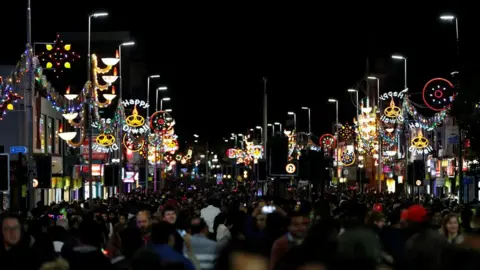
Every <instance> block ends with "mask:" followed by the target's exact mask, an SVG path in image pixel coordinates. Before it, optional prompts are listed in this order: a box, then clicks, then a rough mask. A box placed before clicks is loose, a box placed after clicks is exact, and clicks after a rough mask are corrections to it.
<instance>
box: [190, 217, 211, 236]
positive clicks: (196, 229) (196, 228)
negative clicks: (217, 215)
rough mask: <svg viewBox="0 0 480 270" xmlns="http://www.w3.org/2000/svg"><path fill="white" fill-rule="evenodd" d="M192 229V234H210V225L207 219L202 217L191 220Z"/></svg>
mask: <svg viewBox="0 0 480 270" xmlns="http://www.w3.org/2000/svg"><path fill="white" fill-rule="evenodd" d="M190 229H191V230H192V234H203V235H207V234H208V226H207V223H205V220H203V219H202V218H194V219H192V221H191V222H190Z"/></svg>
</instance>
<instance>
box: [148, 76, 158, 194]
mask: <svg viewBox="0 0 480 270" xmlns="http://www.w3.org/2000/svg"><path fill="white" fill-rule="evenodd" d="M158 78H160V75H158V74H157V75H150V76H148V77H147V102H148V103H150V80H151V79H158ZM145 122H146V123H150V106H148V107H147V119H146V121H145ZM149 133H150V132H147V136H145V143H146V144H147V153H146V156H145V194H147V193H148V148H149V147H148V146H149V138H148V137H149V136H148V135H149Z"/></svg>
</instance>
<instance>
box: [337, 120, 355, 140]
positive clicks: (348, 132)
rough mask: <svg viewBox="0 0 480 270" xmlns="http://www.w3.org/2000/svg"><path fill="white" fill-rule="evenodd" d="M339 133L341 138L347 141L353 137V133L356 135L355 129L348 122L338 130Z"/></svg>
mask: <svg viewBox="0 0 480 270" xmlns="http://www.w3.org/2000/svg"><path fill="white" fill-rule="evenodd" d="M338 135H339V137H340V139H343V140H345V141H346V140H348V139H350V138H352V137H353V135H355V129H353V127H351V126H350V125H349V124H348V123H347V124H345V125H342V127H341V128H340V129H339V130H338Z"/></svg>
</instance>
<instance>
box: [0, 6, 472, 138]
mask: <svg viewBox="0 0 480 270" xmlns="http://www.w3.org/2000/svg"><path fill="white" fill-rule="evenodd" d="M9 2H20V3H8V4H6V5H3V7H2V9H3V12H2V13H3V15H2V16H4V17H5V16H6V17H8V18H6V19H4V20H3V27H2V30H3V36H4V38H3V41H2V43H1V44H2V45H1V47H2V49H3V51H2V53H1V57H0V63H2V64H13V63H14V62H15V60H16V59H15V57H12V56H17V55H19V54H20V53H21V52H22V50H23V49H24V44H25V39H26V33H25V30H24V29H26V27H25V21H26V19H25V13H26V3H22V2H26V0H25V1H23V0H22V1H20V0H19V1H9ZM32 2H34V3H33V7H32V9H33V39H34V40H38V41H50V40H53V39H54V37H55V33H56V32H75V31H86V30H87V14H88V13H89V12H91V11H108V12H109V13H110V16H109V17H108V18H106V19H102V20H96V21H95V24H94V29H95V30H97V31H109V30H112V31H115V30H126V31H131V33H132V36H133V37H134V40H135V41H136V42H137V46H136V47H135V48H133V49H132V50H135V51H136V52H135V54H137V53H138V55H140V56H139V57H141V58H143V59H144V60H145V61H146V63H147V69H148V71H149V72H150V73H151V74H155V73H159V74H161V76H162V78H161V81H160V82H161V83H162V84H166V85H168V87H169V90H168V91H169V96H170V97H171V98H172V101H171V105H169V106H168V107H171V108H172V109H173V112H174V113H173V116H174V117H175V119H176V122H177V131H178V133H179V134H180V136H182V138H181V139H182V140H191V138H192V134H194V133H197V134H199V135H200V136H201V137H202V138H209V139H210V141H212V142H213V141H221V139H222V137H229V134H230V133H232V132H235V133H243V132H245V131H246V130H247V129H249V128H252V127H255V126H256V125H261V124H262V91H263V82H262V77H264V76H266V77H268V80H269V83H268V92H269V122H272V123H273V122H275V121H278V122H282V123H285V121H286V120H287V119H289V117H288V115H287V111H292V110H294V111H296V112H297V119H298V120H297V121H298V129H299V130H303V131H306V129H307V113H306V111H302V110H300V107H302V106H308V107H311V108H312V127H313V133H314V134H315V135H317V136H319V135H321V134H322V133H325V132H328V131H330V130H331V123H332V122H333V121H334V120H335V107H334V105H332V104H329V103H327V99H328V98H330V97H331V98H338V99H339V102H340V109H341V112H340V121H342V122H345V121H349V122H351V120H352V117H353V115H354V114H355V109H354V107H353V105H352V104H353V103H352V100H353V99H351V96H350V94H349V93H347V89H348V88H352V87H356V86H358V87H360V89H365V86H364V83H362V80H363V79H364V78H365V77H366V75H367V59H368V63H369V65H368V66H369V68H368V69H369V73H370V74H374V75H379V76H382V78H383V79H382V82H381V91H382V92H385V91H387V90H390V91H391V90H397V91H398V90H402V89H403V65H402V63H399V62H394V61H392V60H391V59H390V56H391V54H393V53H398V54H401V55H404V56H406V57H407V58H408V80H409V83H408V85H409V89H410V93H411V94H413V95H412V97H411V98H412V100H415V101H417V102H421V101H420V100H416V97H415V94H414V93H418V92H420V91H421V89H422V88H423V85H424V84H425V83H426V82H427V81H428V80H429V79H431V78H435V77H445V78H448V74H449V72H451V71H453V70H455V69H456V61H455V57H456V54H455V53H456V47H455V28H454V24H453V23H445V22H441V21H439V20H438V16H439V15H440V14H443V13H447V12H448V13H453V14H456V15H458V16H459V18H460V22H459V25H460V37H461V42H462V43H461V44H462V45H461V55H462V58H463V66H462V68H463V71H464V73H465V78H464V79H465V81H466V82H469V84H467V85H473V86H471V89H466V90H465V91H474V90H476V89H478V85H476V83H475V82H476V81H475V78H476V77H478V73H479V65H478V62H479V61H478V60H480V59H479V58H480V54H479V52H478V49H477V48H479V47H480V42H479V41H478V40H479V39H478V38H477V36H476V35H478V31H477V30H476V29H475V26H476V25H478V22H477V21H476V20H477V19H478V18H479V17H480V16H479V15H480V14H479V12H478V10H477V9H475V8H473V7H468V6H464V7H456V6H449V7H448V6H447V7H438V6H432V5H430V4H426V3H425V4H423V5H422V6H420V5H418V4H419V1H416V2H415V4H406V3H405V1H396V2H398V3H397V4H395V3H394V2H389V4H388V6H387V5H386V4H385V5H364V6H363V7H362V6H360V5H358V6H352V5H351V4H347V3H346V2H345V3H343V4H342V6H343V8H341V6H339V5H338V4H337V5H335V4H333V3H329V5H328V6H327V5H326V4H322V5H321V6H313V5H312V6H306V5H301V6H300V5H298V6H291V5H287V6H280V5H269V6H265V5H264V6H262V5H250V6H247V5H243V6H240V5H233V4H231V5H216V6H213V5H212V6H207V5H198V6H190V5H187V4H185V5H184V6H181V7H178V6H177V7H172V6H167V5H164V4H162V2H156V1H140V0H138V1H126V2H125V4H123V2H121V1H81V3H82V6H80V7H74V6H71V5H70V4H67V3H70V2H74V1H57V0H51V1H35V0H33V1H32ZM44 2H47V3H48V5H45V4H44ZM78 2H80V1H78ZM88 2H91V3H92V4H90V5H89V4H88ZM412 2H413V1H412ZM85 3H87V4H85ZM136 5H138V6H136ZM346 5H347V6H349V8H348V10H345V6H346ZM9 24H10V26H9ZM66 42H68V40H66ZM92 50H93V51H95V48H92ZM83 55H85V52H84V53H83ZM82 76H84V75H83V74H82ZM145 80H146V79H145ZM152 93H153V94H151V96H154V92H152ZM362 95H363V94H361V96H362ZM417 96H419V95H417Z"/></svg>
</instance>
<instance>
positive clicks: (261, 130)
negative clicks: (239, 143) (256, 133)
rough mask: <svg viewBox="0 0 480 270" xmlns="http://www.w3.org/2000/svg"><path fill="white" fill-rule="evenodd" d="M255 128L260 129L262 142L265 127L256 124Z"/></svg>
mask: <svg viewBox="0 0 480 270" xmlns="http://www.w3.org/2000/svg"><path fill="white" fill-rule="evenodd" d="M255 128H256V129H259V130H260V142H261V140H262V138H263V128H262V127H261V126H256V127H255Z"/></svg>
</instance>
